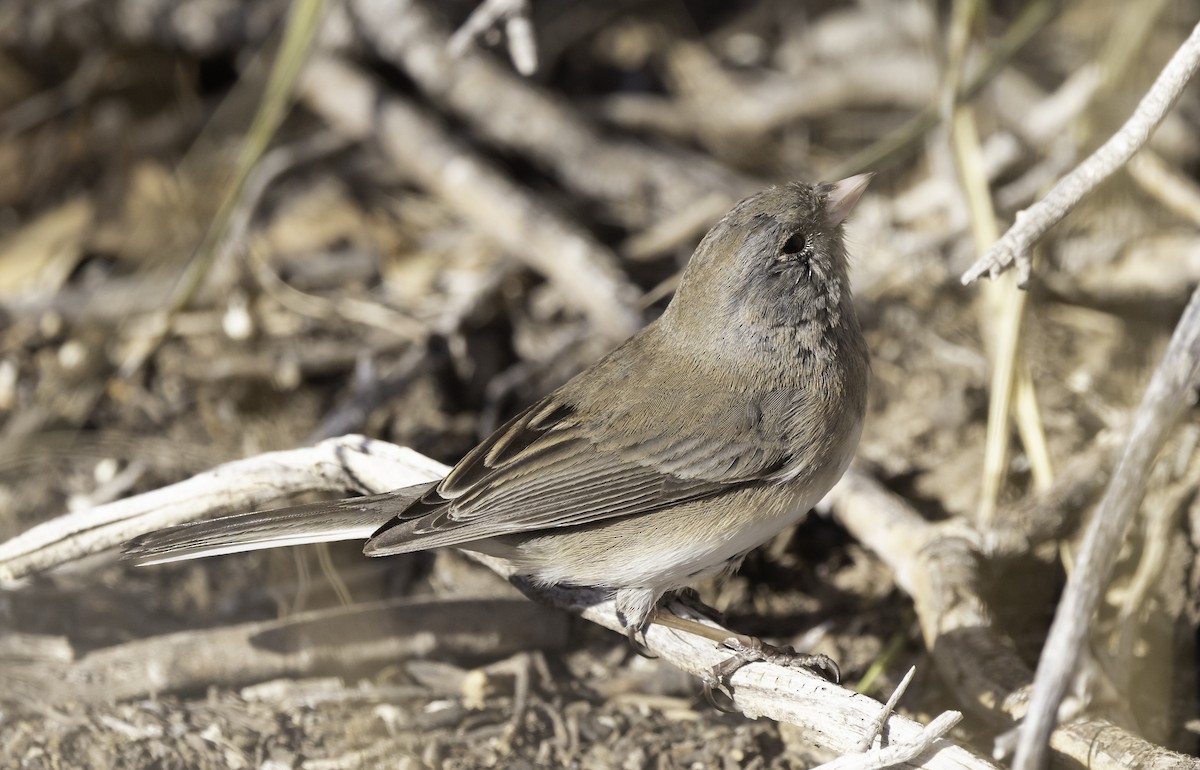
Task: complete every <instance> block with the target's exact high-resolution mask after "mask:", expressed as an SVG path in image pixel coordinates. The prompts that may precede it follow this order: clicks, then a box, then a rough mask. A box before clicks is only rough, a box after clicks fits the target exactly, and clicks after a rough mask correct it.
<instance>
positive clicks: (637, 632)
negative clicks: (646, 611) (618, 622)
mask: <svg viewBox="0 0 1200 770" xmlns="http://www.w3.org/2000/svg"><path fill="white" fill-rule="evenodd" d="M638 637H641V638H640V639H639V638H638ZM625 638H626V639H628V640H629V646H630V647H632V648H633V651H634V652H636V653H637V654H638V655H640V656H642V657H643V658H646V659H647V660H656V659H657V658H658V656H657V655H655V654H654V653H652V652H650V650H648V649H647V648H646V629H644V628H635V627H633V626H626V627H625Z"/></svg>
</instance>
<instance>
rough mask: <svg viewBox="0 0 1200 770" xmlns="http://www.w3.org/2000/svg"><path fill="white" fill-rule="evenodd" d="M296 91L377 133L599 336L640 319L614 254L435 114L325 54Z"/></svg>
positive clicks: (336, 122)
mask: <svg viewBox="0 0 1200 770" xmlns="http://www.w3.org/2000/svg"><path fill="white" fill-rule="evenodd" d="M300 91H301V94H302V97H303V99H304V100H305V102H306V103H307V104H308V106H309V107H310V108H312V109H313V110H314V111H315V112H317V113H318V114H319V115H321V116H322V117H323V118H325V120H326V121H327V122H328V123H329V124H330V125H331V126H333V128H334V129H335V130H337V131H338V132H340V133H342V134H343V135H345V136H348V137H351V138H353V139H358V140H365V139H368V138H377V140H378V142H379V144H380V146H381V147H382V149H383V151H384V154H385V155H386V156H387V157H388V158H389V159H390V160H391V161H392V162H393V163H395V164H396V166H397V167H398V168H400V169H402V170H403V171H404V172H405V173H407V174H410V175H412V176H413V177H415V178H416V179H417V180H418V181H419V182H420V183H421V184H422V185H424V186H425V187H426V188H427V189H429V190H431V191H432V192H434V193H435V194H437V195H438V196H439V197H440V198H441V199H442V200H443V201H444V202H445V203H446V205H447V206H449V207H450V208H451V209H453V210H454V211H455V212H456V213H457V214H458V215H459V216H460V217H462V218H463V220H465V221H467V222H470V223H471V224H472V225H474V226H475V227H477V228H478V229H479V230H480V232H484V233H487V234H488V235H489V236H491V237H492V238H494V239H496V241H497V243H499V244H500V245H501V246H503V247H504V249H505V250H506V251H507V252H508V253H509V254H511V255H512V256H514V257H516V258H518V259H521V260H523V261H525V262H526V263H527V264H529V265H530V266H531V267H533V268H534V269H535V270H537V271H538V272H540V273H542V274H543V275H545V276H546V277H548V278H549V279H550V281H551V282H553V283H554V284H555V285H556V286H558V287H559V288H560V289H561V290H562V291H563V293H564V294H566V295H567V296H568V297H570V298H571V299H572V300H573V301H574V302H575V304H577V305H578V306H579V307H581V308H582V309H583V310H584V312H585V313H586V314H587V315H588V317H589V318H590V319H591V320H592V322H593V323H594V324H595V325H596V327H597V328H598V329H599V330H600V331H601V332H602V333H604V334H605V335H606V336H607V337H609V338H610V339H613V340H623V339H625V338H626V337H628V336H629V335H630V334H632V333H633V332H634V331H636V330H637V329H638V328H639V327H640V326H641V318H640V313H639V312H638V310H637V297H638V294H639V292H638V291H637V288H636V287H635V286H634V285H633V284H632V283H630V282H629V280H628V279H627V278H625V277H624V275H623V274H622V273H621V270H620V268H619V267H618V265H617V259H616V256H615V255H613V254H612V252H611V251H609V250H608V249H606V248H604V247H603V246H602V245H600V244H599V243H597V242H596V240H595V239H594V238H592V237H591V235H590V234H588V233H587V232H586V231H584V230H583V229H582V228H580V227H578V226H576V225H575V224H574V223H572V222H571V221H569V220H568V219H567V218H566V217H564V216H561V215H559V214H558V213H556V212H555V210H554V208H553V207H552V206H551V205H549V203H548V202H546V201H543V200H539V199H538V198H537V197H536V196H534V194H533V193H531V192H530V191H529V190H528V189H527V188H524V187H521V186H520V185H517V184H514V183H513V182H512V181H511V180H509V179H508V178H507V177H506V176H504V175H503V174H502V173H501V172H500V171H499V170H498V169H497V168H495V167H494V166H493V165H492V164H490V163H488V162H487V161H485V160H484V159H483V158H482V157H480V156H479V155H478V154H477V153H476V152H475V151H474V150H472V149H471V148H469V147H468V146H466V145H465V144H463V143H461V142H458V141H456V140H454V139H453V138H451V137H450V136H449V135H448V133H447V132H446V131H445V129H444V128H443V127H442V126H441V125H440V124H439V123H438V121H437V120H436V119H435V118H433V117H432V116H430V115H429V114H427V113H425V112H424V111H422V110H421V109H419V108H418V107H417V106H416V105H414V104H412V103H411V102H408V101H406V100H404V99H402V98H401V97H399V96H397V95H394V94H387V93H384V92H382V91H381V90H380V89H379V88H378V87H377V86H376V84H375V83H374V82H373V81H372V80H371V79H370V78H369V77H368V76H367V75H365V74H364V73H363V72H362V71H361V70H358V69H356V68H354V67H352V66H350V65H349V64H346V63H343V62H340V61H338V60H336V59H334V58H332V57H328V56H319V57H317V58H315V59H314V60H313V61H312V62H310V64H309V67H308V69H307V70H306V71H305V73H304V75H303V76H302V78H301V83H300Z"/></svg>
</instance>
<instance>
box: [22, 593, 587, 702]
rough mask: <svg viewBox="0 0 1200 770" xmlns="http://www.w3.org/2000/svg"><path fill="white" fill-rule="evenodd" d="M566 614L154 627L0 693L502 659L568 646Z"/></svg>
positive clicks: (95, 690) (533, 611) (508, 611)
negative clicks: (159, 632) (162, 631)
mask: <svg viewBox="0 0 1200 770" xmlns="http://www.w3.org/2000/svg"><path fill="white" fill-rule="evenodd" d="M564 621H565V617H564V616H563V615H561V614H560V613H556V612H554V611H552V610H549V609H547V608H546V607H542V606H540V605H537V604H534V603H532V602H527V601H524V600H523V599H520V598H519V597H518V598H515V599H495V598H493V599H460V600H445V599H433V600H430V599H407V598H405V599H392V600H389V601H383V602H373V603H370V604H360V605H355V606H352V607H338V608H335V609H326V610H317V611H313V612H305V613H302V614H299V615H294V616H292V617H289V618H285V619H283V620H270V621H259V622H252V623H238V624H235V625H230V626H222V627H219V628H213V629H201V630H197V631H180V632H177V633H173V634H166V635H163V636H151V637H147V638H145V639H137V640H134V641H131V642H126V643H124V644H118V645H114V646H112V647H104V648H102V649H99V650H95V651H93V652H89V653H88V654H86V655H84V656H82V657H80V658H78V659H76V660H71V661H69V662H66V661H63V662H58V665H48V664H47V663H46V662H45V661H37V663H38V665H30V666H26V667H19V666H15V665H14V666H11V667H8V668H7V677H8V679H9V682H10V684H9V686H8V687H6V691H5V692H4V693H0V699H2V700H7V701H10V702H12V701H15V702H16V704H17V705H21V706H27V707H30V706H31V707H33V708H39V709H40V708H44V707H45V706H47V705H54V704H63V703H68V702H81V703H106V702H111V701H116V700H127V699H131V698H145V697H150V696H153V695H156V694H159V693H166V692H187V691H196V690H204V689H205V688H207V687H211V686H214V685H223V686H227V687H240V686H242V685H245V684H251V683H257V682H265V681H269V680H272V679H277V678H280V677H307V676H312V675H314V674H317V673H322V672H328V671H330V670H339V671H345V670H352V669H354V668H357V667H362V666H386V665H391V664H393V663H395V662H396V661H397V660H406V659H410V658H427V657H444V658H469V659H484V658H486V659H495V658H503V657H506V656H509V655H513V654H515V653H517V652H520V651H522V650H531V649H543V650H556V649H562V648H563V647H565V646H566V643H567V624H566V623H565V622H564ZM56 662H57V661H56ZM31 701H36V703H33V702H31Z"/></svg>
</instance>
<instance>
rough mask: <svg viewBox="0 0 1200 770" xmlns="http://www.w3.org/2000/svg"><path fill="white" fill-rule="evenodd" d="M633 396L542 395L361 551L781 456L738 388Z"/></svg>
mask: <svg viewBox="0 0 1200 770" xmlns="http://www.w3.org/2000/svg"><path fill="white" fill-rule="evenodd" d="M633 390H635V391H636V388H633ZM683 390H684V391H687V390H691V389H686V388H685V389H683ZM636 395H637V394H636V392H635V393H634V394H633V396H634V397H630V396H631V394H630V392H629V389H628V388H625V389H623V392H622V396H623V397H622V396H615V397H614V399H613V400H614V402H615V403H613V404H611V405H610V406H607V407H605V408H602V409H596V408H594V406H593V408H592V409H591V410H590V412H589V413H583V410H581V409H579V408H577V407H576V406H575V405H574V404H573V403H572V401H571V400H570V392H569V391H567V392H566V393H564V392H563V391H559V392H557V393H554V394H551V395H550V396H548V397H547V398H545V399H543V400H542V401H540V402H538V403H537V404H534V405H533V406H532V407H530V408H529V409H527V410H525V411H524V412H522V413H521V414H519V415H517V416H516V417H515V418H513V419H512V420H511V421H509V422H508V423H507V424H506V425H504V426H503V427H502V428H500V429H499V430H498V431H496V433H494V434H493V435H492V436H491V437H490V438H488V439H486V440H485V441H484V442H483V443H481V444H480V445H479V446H477V447H476V448H475V449H474V450H472V451H471V453H470V454H468V455H467V456H466V457H465V458H463V460H462V461H461V462H460V463H459V464H458V465H457V466H455V468H454V469H453V470H452V471H451V472H450V474H449V475H448V476H447V477H446V478H445V479H444V480H443V481H442V483H441V484H439V485H438V486H437V487H435V488H433V489H431V490H430V491H429V492H427V493H426V494H425V495H423V496H422V497H421V498H420V499H419V500H417V501H416V502H414V503H413V504H412V505H411V506H410V507H409V508H408V509H407V510H405V511H404V512H403V513H401V514H400V515H399V516H397V517H396V519H395V520H393V521H390V522H388V523H387V524H386V525H384V526H383V527H381V528H380V530H379V531H378V532H377V533H376V534H375V536H374V537H373V538H372V539H371V540H370V541H369V542H368V543H367V546H366V548H365V552H366V553H368V554H369V555H372V556H381V555H387V554H393V553H404V552H408V551H416V550H421V549H425V548H434V547H438V546H446V545H457V544H463V543H467V542H471V541H474V540H480V539H483V538H488V537H494V536H497V535H505V534H515V533H528V532H534V531H538V530H545V529H552V528H557V527H568V526H576V525H583V524H590V523H593V522H597V521H602V520H605V519H611V518H614V517H618V516H633V515H637V514H642V513H648V512H651V511H655V510H659V509H661V508H663V507H666V506H670V505H674V504H677V503H680V502H683V501H686V500H691V499H696V498H700V497H705V496H708V495H712V494H715V493H718V492H721V491H724V490H727V489H729V488H731V487H733V486H736V485H740V484H745V483H752V482H754V481H757V480H760V479H763V478H765V477H767V476H770V475H771V474H773V473H776V472H777V471H779V470H780V468H782V467H783V466H784V465H786V464H787V463H788V462H789V460H790V457H791V455H790V452H789V451H788V450H789V448H788V447H786V446H785V445H784V442H782V441H781V440H779V437H778V436H777V435H772V432H771V431H770V430H766V431H764V420H763V415H762V411H761V409H760V408H759V406H758V403H757V402H756V401H755V400H753V399H750V398H749V397H746V396H743V395H741V394H738V393H734V392H725V393H723V394H716V395H713V394H706V395H704V396H703V397H699V396H695V397H689V396H688V395H686V394H683V395H679V396H678V397H676V396H674V395H669V396H667V397H666V398H665V399H661V400H658V399H640V398H637V397H636ZM592 401H593V402H594V399H593V400H592Z"/></svg>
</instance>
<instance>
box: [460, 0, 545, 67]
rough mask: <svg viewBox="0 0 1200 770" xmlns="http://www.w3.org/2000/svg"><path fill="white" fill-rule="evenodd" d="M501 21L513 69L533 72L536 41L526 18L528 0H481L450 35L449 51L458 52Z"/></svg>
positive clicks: (535, 63)
mask: <svg viewBox="0 0 1200 770" xmlns="http://www.w3.org/2000/svg"><path fill="white" fill-rule="evenodd" d="M501 22H503V24H504V35H505V42H507V43H508V57H509V58H510V59H512V63H513V66H514V67H516V69H517V72H520V73H521V74H522V75H525V76H526V77H528V76H530V75H532V74H534V73H535V72H537V68H538V55H537V44H536V43H535V42H534V39H533V24H532V23H531V22H530V21H529V0H484V1H483V2H482V3H480V4H479V6H478V7H477V8H476V9H475V10H474V11H472V12H471V15H470V16H469V17H467V20H466V21H464V22H463V24H462V26H461V27H459V28H458V31H457V32H455V33H454V35H453V36H452V37H451V38H450V43H449V50H450V53H452V54H454V55H455V56H462V54H463V52H464V51H466V50H467V46H469V45H470V44H471V43H472V42H474V41H475V40H478V39H479V38H481V37H483V36H484V35H485V34H487V33H488V32H489V31H491V30H493V29H497V28H499V26H500V24H501Z"/></svg>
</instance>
